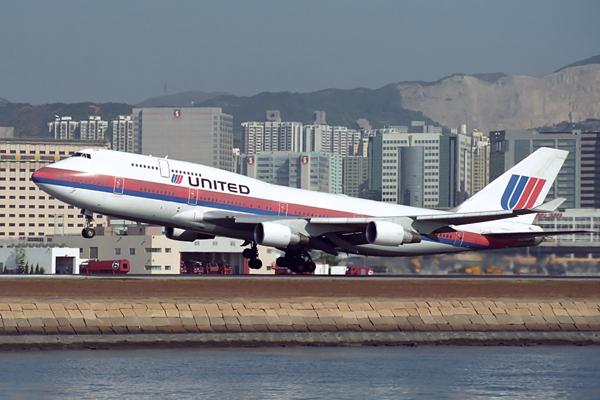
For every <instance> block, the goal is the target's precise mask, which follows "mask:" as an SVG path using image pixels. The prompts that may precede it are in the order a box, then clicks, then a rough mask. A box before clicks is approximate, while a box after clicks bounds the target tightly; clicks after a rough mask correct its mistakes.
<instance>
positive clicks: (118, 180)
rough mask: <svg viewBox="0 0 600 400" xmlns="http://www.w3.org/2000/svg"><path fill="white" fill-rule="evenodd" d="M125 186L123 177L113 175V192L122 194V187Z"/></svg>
mask: <svg viewBox="0 0 600 400" xmlns="http://www.w3.org/2000/svg"><path fill="white" fill-rule="evenodd" d="M124 187H125V179H124V178H120V177H118V176H115V186H114V189H113V193H114V194H123V188H124Z"/></svg>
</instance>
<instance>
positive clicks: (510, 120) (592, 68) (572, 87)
mask: <svg viewBox="0 0 600 400" xmlns="http://www.w3.org/2000/svg"><path fill="white" fill-rule="evenodd" d="M395 86H396V87H397V88H398V90H399V92H400V96H401V98H402V100H401V105H402V107H403V108H406V109H409V110H414V111H420V112H422V113H423V114H424V115H426V116H428V117H429V118H431V119H432V120H434V121H436V122H438V123H440V124H442V125H445V126H448V127H456V126H459V125H460V124H467V126H468V128H469V129H478V130H480V131H484V132H487V131H489V130H495V129H531V128H536V127H541V126H550V125H556V124H559V123H561V122H564V121H567V122H570V123H578V122H582V121H585V120H586V119H590V118H593V119H600V64H587V65H581V66H574V67H569V68H565V69H562V70H559V71H557V72H555V73H552V74H549V75H546V76H544V77H542V78H532V77H529V76H514V75H505V74H487V75H473V76H468V75H453V76H451V77H448V78H444V79H442V80H440V81H438V82H435V83H423V82H403V83H398V84H395Z"/></svg>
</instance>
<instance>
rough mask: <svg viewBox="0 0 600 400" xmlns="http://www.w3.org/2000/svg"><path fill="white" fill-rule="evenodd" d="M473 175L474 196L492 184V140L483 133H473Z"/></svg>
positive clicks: (472, 187)
mask: <svg viewBox="0 0 600 400" xmlns="http://www.w3.org/2000/svg"><path fill="white" fill-rule="evenodd" d="M472 153H473V173H472V175H471V181H472V184H471V190H472V192H473V193H472V194H475V193H477V192H479V191H480V190H481V189H483V188H484V187H486V186H487V184H488V183H490V138H489V137H487V136H485V135H484V134H483V132H473V152H472Z"/></svg>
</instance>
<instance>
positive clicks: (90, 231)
mask: <svg viewBox="0 0 600 400" xmlns="http://www.w3.org/2000/svg"><path fill="white" fill-rule="evenodd" d="M81 236H83V237H84V238H86V239H91V238H93V237H94V236H96V231H95V230H94V228H90V227H87V228H83V229H82V230H81Z"/></svg>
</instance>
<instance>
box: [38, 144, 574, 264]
mask: <svg viewBox="0 0 600 400" xmlns="http://www.w3.org/2000/svg"><path fill="white" fill-rule="evenodd" d="M567 154H568V152H567V151H563V150H556V149H550V148H540V149H538V150H537V151H535V152H534V153H532V154H531V155H530V156H528V157H527V158H525V159H524V160H523V161H521V162H520V163H518V164H517V165H515V166H514V167H512V168H511V169H509V170H508V171H507V172H505V173H504V174H503V175H501V176H500V177H498V178H497V179H496V180H494V181H493V182H492V183H490V184H489V185H488V186H486V187H485V188H484V189H482V190H481V191H479V192H478V193H476V194H475V195H473V196H472V197H470V198H469V199H467V200H466V201H465V202H464V203H462V204H460V205H459V206H457V207H455V208H454V209H451V210H447V211H442V210H435V209H424V208H416V207H410V206H405V205H399V204H390V203H383V202H377V201H373V200H366V199H359V198H352V197H348V196H344V195H334V194H328V193H321V192H314V191H307V190H302V189H296V188H289V187H283V186H277V185H272V184H269V183H265V182H262V181H259V180H256V179H253V178H249V177H246V176H242V175H238V174H235V173H232V172H227V171H223V170H220V169H216V168H212V167H208V166H204V165H198V164H194V163H190V162H185V161H176V160H171V159H168V158H167V157H165V158H160V157H152V156H145V155H140V154H132V153H124V152H117V151H112V150H104V149H93V148H92V149H85V150H80V151H77V152H75V153H74V154H73V155H72V156H71V157H69V158H67V159H65V160H61V161H58V162H56V163H53V164H50V165H48V166H45V167H43V168H40V169H38V170H37V171H35V172H34V173H33V175H32V180H33V182H35V184H36V185H37V186H39V187H40V189H42V190H43V191H45V192H46V193H48V194H49V195H51V196H53V197H55V198H56V199H59V200H61V201H63V202H65V203H67V204H70V205H73V206H75V207H77V208H80V209H81V213H82V214H83V215H84V216H85V220H86V222H85V227H84V228H83V229H82V235H83V237H85V238H88V239H91V238H93V237H94V235H95V231H94V228H93V227H92V222H93V214H94V213H97V214H104V215H107V216H111V217H114V218H120V219H126V220H132V221H137V222H142V223H148V224H153V225H161V226H164V227H165V229H164V233H165V235H166V237H168V238H169V239H173V240H180V241H195V240H201V239H212V238H214V237H215V236H225V237H230V238H235V239H241V240H244V244H243V246H248V245H250V247H248V248H246V249H244V250H243V256H244V257H245V258H247V259H248V265H249V267H250V268H252V269H260V268H261V266H262V262H261V260H260V259H259V258H258V250H257V245H263V246H270V247H274V248H277V249H279V250H281V251H283V252H284V253H285V255H284V256H282V257H279V258H278V259H277V260H276V264H277V265H279V266H283V267H287V268H289V269H290V270H292V271H294V272H304V271H314V269H315V263H314V262H313V261H312V259H311V256H310V251H312V250H320V251H323V252H326V253H329V254H333V255H337V254H339V253H340V252H342V253H347V254H360V255H365V256H388V257H389V256H416V255H428V254H441V253H455V252H462V251H473V250H485V249H497V248H507V247H523V246H535V245H538V244H540V243H541V242H542V241H543V240H544V238H545V237H548V236H556V235H561V234H570V233H579V232H582V231H550V232H545V231H543V230H542V229H541V228H540V227H538V226H536V225H533V224H532V223H533V220H534V218H535V215H536V213H538V212H552V211H554V210H556V208H558V207H559V206H560V204H562V202H564V200H565V199H564V198H558V199H554V200H552V201H550V202H548V203H546V204H542V202H543V201H544V199H545V198H546V195H547V194H548V192H549V190H550V187H551V186H552V184H553V182H554V180H555V179H556V176H557V175H558V172H559V171H560V169H561V167H562V164H563V162H564V161H565V159H566V157H567Z"/></svg>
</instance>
